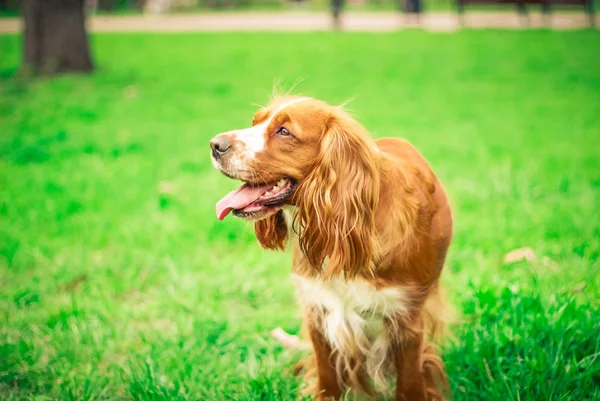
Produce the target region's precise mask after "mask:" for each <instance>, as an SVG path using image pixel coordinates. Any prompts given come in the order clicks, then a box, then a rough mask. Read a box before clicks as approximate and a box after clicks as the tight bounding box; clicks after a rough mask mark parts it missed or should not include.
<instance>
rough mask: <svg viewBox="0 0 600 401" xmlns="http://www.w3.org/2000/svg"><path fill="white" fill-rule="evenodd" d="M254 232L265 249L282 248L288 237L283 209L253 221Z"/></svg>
mask: <svg viewBox="0 0 600 401" xmlns="http://www.w3.org/2000/svg"><path fill="white" fill-rule="evenodd" d="M254 233H255V234H256V238H257V239H258V242H260V245H261V246H262V247H263V248H265V249H272V250H277V249H280V250H283V249H284V248H285V244H286V241H287V237H288V228H287V224H286V223H285V218H284V216H283V211H282V210H280V211H278V212H277V213H275V214H274V215H272V216H269V217H267V218H266V219H262V220H259V221H257V222H255V223H254Z"/></svg>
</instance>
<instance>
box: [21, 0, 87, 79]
mask: <svg viewBox="0 0 600 401" xmlns="http://www.w3.org/2000/svg"><path fill="white" fill-rule="evenodd" d="M23 19H24V21H25V33H24V37H23V42H24V43H23V63H24V66H25V68H30V69H32V70H33V71H34V72H36V73H41V74H56V73H61V72H67V71H84V72H88V71H91V70H92V69H93V66H92V60H91V57H90V51H89V46H88V39H87V34H86V31H85V21H84V20H85V15H84V0H23Z"/></svg>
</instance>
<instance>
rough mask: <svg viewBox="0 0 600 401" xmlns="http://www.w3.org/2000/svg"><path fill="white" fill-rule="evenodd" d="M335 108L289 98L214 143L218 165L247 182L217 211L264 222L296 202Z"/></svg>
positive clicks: (272, 105)
mask: <svg viewBox="0 0 600 401" xmlns="http://www.w3.org/2000/svg"><path fill="white" fill-rule="evenodd" d="M330 109H331V106H328V105H327V104H325V103H323V102H321V101H318V100H314V99H311V98H298V97H296V98H293V97H292V98H283V99H278V100H276V101H274V102H273V103H272V104H270V105H269V106H267V107H265V108H263V109H261V110H259V111H258V112H257V113H256V114H255V116H254V119H253V121H252V126H251V127H250V128H246V129H241V130H234V131H229V132H224V133H222V134H219V135H217V136H216V137H214V138H213V139H212V140H211V141H210V146H211V150H212V152H211V156H212V162H213V165H214V166H215V167H216V168H217V169H219V170H220V171H221V172H222V173H223V174H225V175H226V176H227V177H230V178H233V179H237V180H241V181H243V182H244V185H242V187H241V188H239V189H238V190H236V191H233V192H231V193H230V194H228V195H227V196H225V197H224V198H223V199H222V200H221V201H220V202H219V203H218V204H217V215H218V217H219V218H220V219H223V218H225V216H227V214H228V213H229V212H230V211H233V214H234V215H235V216H237V217H241V218H245V219H250V220H260V219H264V218H267V217H269V216H271V215H273V214H274V213H276V212H277V211H279V210H280V209H281V207H282V206H284V205H285V204H289V203H292V202H293V195H294V192H295V191H296V189H297V187H298V183H299V182H301V181H302V180H303V178H304V177H305V176H306V175H307V172H308V171H309V169H310V167H311V166H312V165H313V164H314V163H315V159H316V158H317V155H318V153H319V142H320V138H321V136H322V135H323V132H324V127H325V126H326V123H327V119H328V116H329V115H330Z"/></svg>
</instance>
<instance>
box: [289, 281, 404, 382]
mask: <svg viewBox="0 0 600 401" xmlns="http://www.w3.org/2000/svg"><path fill="white" fill-rule="evenodd" d="M294 281H295V284H296V289H297V293H298V298H299V300H300V302H301V304H302V305H303V306H304V307H305V308H310V309H311V310H313V313H317V314H318V316H317V318H318V320H319V321H320V324H321V330H322V332H323V335H324V336H325V338H326V339H327V341H328V342H329V344H330V345H331V346H332V348H333V349H334V350H336V351H338V352H339V354H341V355H342V356H344V357H347V358H355V357H359V358H360V359H362V360H364V361H365V362H366V368H367V371H368V373H369V375H370V376H371V377H372V378H373V379H375V381H376V382H378V381H381V382H384V381H385V380H384V379H383V374H382V369H381V368H382V367H383V365H384V363H385V362H386V357H387V355H388V349H389V346H390V341H389V333H388V332H387V330H386V321H387V322H388V323H389V322H391V323H392V324H393V322H394V320H395V319H396V317H399V316H405V315H406V314H407V313H408V305H409V302H408V293H407V291H405V290H404V289H403V288H401V287H388V288H382V289H377V288H376V287H375V286H373V285H372V284H370V283H369V282H367V281H366V280H362V279H355V280H349V281H346V280H344V279H342V278H333V279H329V280H322V279H318V278H307V277H302V276H298V275H294Z"/></svg>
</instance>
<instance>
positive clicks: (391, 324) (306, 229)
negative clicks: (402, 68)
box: [210, 96, 453, 401]
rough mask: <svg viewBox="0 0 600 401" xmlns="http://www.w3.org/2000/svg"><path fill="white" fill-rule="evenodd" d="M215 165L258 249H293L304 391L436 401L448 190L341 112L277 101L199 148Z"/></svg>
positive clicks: (229, 207) (232, 208)
mask: <svg viewBox="0 0 600 401" xmlns="http://www.w3.org/2000/svg"><path fill="white" fill-rule="evenodd" d="M210 147H211V159H212V163H213V165H214V166H215V167H216V168H217V169H218V170H219V171H220V172H221V173H223V174H224V175H226V176H227V177H229V178H232V179H236V180H241V181H242V182H243V185H242V186H241V187H240V188H239V189H237V190H235V191H232V192H231V193H229V194H228V195H226V196H225V197H224V198H223V199H221V200H220V201H219V202H218V203H217V205H216V213H217V217H218V218H219V219H221V220H222V219H223V218H225V217H226V216H227V215H228V214H229V213H232V214H233V215H234V216H237V217H240V218H242V219H246V220H250V221H252V222H253V223H254V229H255V233H256V237H257V239H258V241H259V242H260V244H261V245H262V247H263V248H265V249H271V250H276V249H284V247H285V246H286V244H287V243H290V244H291V245H292V246H293V268H292V273H293V274H292V277H293V280H294V284H295V287H296V290H297V295H298V299H299V302H300V304H301V307H302V311H303V331H304V333H305V334H306V336H307V338H308V339H309V340H310V343H311V344H312V347H311V348H312V352H311V355H310V357H309V360H308V361H307V369H306V371H305V383H306V387H305V388H306V392H307V393H309V394H312V395H313V396H314V397H315V398H317V399H321V400H325V399H335V400H337V399H340V397H343V396H344V394H346V393H350V394H356V395H357V396H359V397H362V396H364V397H367V398H368V397H371V396H382V395H391V394H392V392H393V391H394V386H393V383H395V399H396V400H406V401H421V400H442V399H444V397H445V396H446V394H447V378H446V373H445V368H444V364H443V362H442V360H441V358H440V356H439V355H438V354H437V352H436V347H435V346H434V345H433V343H432V342H431V341H432V340H431V339H432V338H433V336H434V334H435V333H436V332H439V329H440V328H441V326H442V323H443V321H444V320H445V316H444V313H445V312H444V306H445V301H444V300H443V297H442V295H441V289H440V284H439V279H440V274H441V272H442V268H443V265H444V261H445V258H446V253H447V250H448V247H449V245H450V242H451V238H452V225H453V219H452V212H451V209H450V205H449V202H448V200H447V196H446V194H445V191H444V189H443V187H442V185H441V184H440V182H439V181H438V179H437V178H436V176H435V174H434V173H433V171H432V169H431V167H430V165H429V164H428V162H427V161H426V160H425V158H424V157H423V156H422V155H421V154H420V153H419V152H418V151H417V150H416V149H415V148H414V147H413V146H412V145H410V144H409V143H408V142H407V141H405V140H401V139H396V138H386V139H379V140H376V141H375V140H373V139H372V138H371V137H370V135H369V133H368V132H367V130H366V129H365V128H364V127H363V126H361V125H360V124H359V123H358V122H357V121H356V120H354V119H353V118H351V117H350V116H349V115H348V114H347V113H346V112H345V111H344V110H343V109H342V107H337V106H331V105H329V104H327V103H325V102H323V101H320V100H317V99H313V98H308V97H293V96H285V97H278V98H275V99H274V100H273V101H272V102H271V104H269V105H268V106H267V107H263V108H262V109H260V110H259V111H258V112H257V113H256V114H255V116H254V119H253V121H252V125H251V127H250V128H246V129H240V130H234V131H229V132H225V133H221V134H219V135H217V136H216V137H214V138H213V139H212V140H211V141H210Z"/></svg>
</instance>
